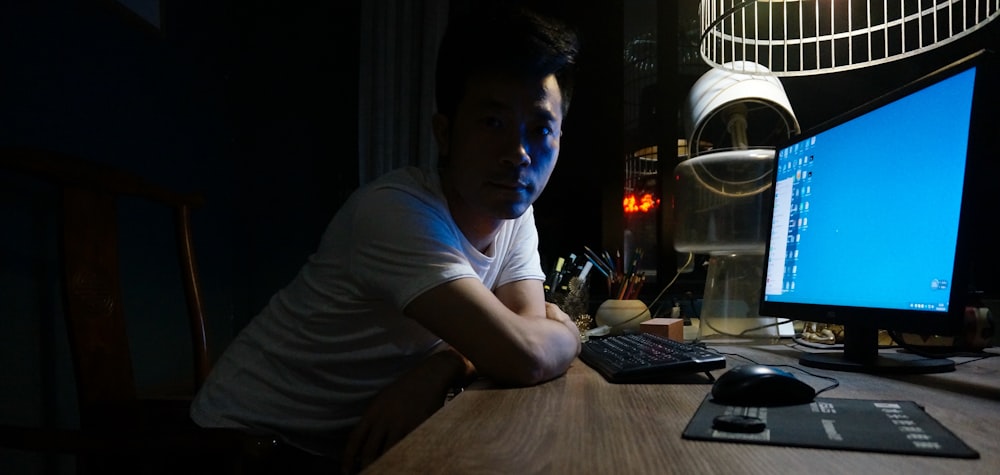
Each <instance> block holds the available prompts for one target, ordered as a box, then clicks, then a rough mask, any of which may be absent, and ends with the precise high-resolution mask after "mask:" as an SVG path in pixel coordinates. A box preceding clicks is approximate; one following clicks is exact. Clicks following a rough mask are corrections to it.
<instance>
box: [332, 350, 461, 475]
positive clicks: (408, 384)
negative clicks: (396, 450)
mask: <svg viewBox="0 0 1000 475" xmlns="http://www.w3.org/2000/svg"><path fill="white" fill-rule="evenodd" d="M473 371H474V370H473V368H472V366H471V364H470V363H468V361H467V360H466V359H465V358H464V357H462V355H460V354H459V353H458V352H456V351H455V350H453V349H450V348H449V349H447V350H444V351H439V352H437V353H434V354H433V355H431V356H428V357H427V358H426V359H425V360H424V361H422V362H421V363H420V364H419V365H417V366H416V367H415V368H413V369H412V370H410V371H409V372H407V373H405V374H403V376H401V377H400V378H399V379H398V380H396V381H395V382H394V383H392V384H390V385H389V386H387V387H386V388H384V389H383V390H382V391H381V392H379V393H378V395H377V396H375V399H374V400H372V403H371V404H370V405H369V406H368V409H367V410H366V411H365V414H364V416H362V418H361V422H360V423H359V424H358V425H357V427H355V428H354V431H353V432H352V433H351V436H350V438H349V439H348V441H347V446H346V447H345V450H344V459H343V464H342V467H341V468H342V471H343V472H344V473H355V472H357V471H360V470H361V469H362V468H364V467H366V466H368V465H369V464H371V463H372V462H374V461H375V459H377V458H378V457H379V456H380V455H382V454H383V453H385V452H386V451H387V450H389V449H390V448H391V447H392V446H393V445H395V444H396V442H399V441H400V440H401V439H402V438H403V437H405V436H406V435H407V434H409V433H410V432H411V431H413V429H416V428H417V426H419V425H420V424H421V423H422V422H423V421H425V420H426V419H427V418H428V417H430V416H431V415H432V414H434V413H435V412H437V410H438V409H440V408H441V406H443V405H444V400H445V397H446V396H447V394H448V390H449V389H450V388H451V387H452V386H453V385H455V384H456V383H457V382H459V381H463V380H467V379H469V378H471V375H472V372H473Z"/></svg>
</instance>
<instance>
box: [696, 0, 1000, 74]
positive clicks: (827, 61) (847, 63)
mask: <svg viewBox="0 0 1000 475" xmlns="http://www.w3.org/2000/svg"><path fill="white" fill-rule="evenodd" d="M998 15H1000V0H701V4H700V17H701V20H700V21H701V27H702V34H701V39H700V42H699V50H700V53H701V56H702V59H704V60H705V61H706V62H707V63H708V64H710V65H712V66H714V67H717V68H723V69H727V68H729V67H731V66H730V65H734V64H736V65H738V64H745V62H753V63H757V64H760V65H762V66H764V67H766V68H767V69H768V70H770V71H771V73H772V74H774V75H776V76H805V75H812V74H820V73H830V72H839V71H847V70H852V69H858V68H863V67H868V66H873V65H877V64H882V63H888V62H891V61H896V60H899V59H903V58H907V57H910V56H913V55H916V54H919V53H922V52H924V51H928V50H930V49H932V48H937V47H939V46H942V45H945V44H948V43H950V42H952V41H955V40H957V39H959V38H962V37H964V36H967V35H969V34H971V33H972V32H974V31H976V30H977V29H979V28H981V27H982V26H984V25H986V24H987V23H989V22H990V21H992V20H993V19H995V18H996V17H997V16H998Z"/></svg>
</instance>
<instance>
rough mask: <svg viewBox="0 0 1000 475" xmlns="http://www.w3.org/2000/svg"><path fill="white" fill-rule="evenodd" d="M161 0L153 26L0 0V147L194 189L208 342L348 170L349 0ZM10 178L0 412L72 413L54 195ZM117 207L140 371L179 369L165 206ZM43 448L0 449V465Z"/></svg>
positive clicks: (221, 334) (113, 15)
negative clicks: (161, 209) (48, 153)
mask: <svg viewBox="0 0 1000 475" xmlns="http://www.w3.org/2000/svg"><path fill="white" fill-rule="evenodd" d="M160 3H161V4H162V6H163V10H162V12H161V19H162V29H157V28H155V27H152V26H150V25H149V24H147V23H145V22H144V21H143V20H141V19H140V18H139V17H137V16H134V15H132V14H131V13H130V12H129V11H128V10H126V9H124V8H122V7H120V5H118V3H117V2H115V1H114V0H89V1H76V0H40V1H32V2H3V3H2V4H0V71H2V73H0V147H31V148H45V149H52V150H56V151H59V152H63V153H68V154H72V155H76V156H79V157H80V158H82V159H86V160H92V161H96V162H102V163H107V164H111V165H115V166H117V167H120V168H123V169H125V170H128V171H131V172H135V173H138V174H140V175H142V176H144V177H146V178H148V179H150V180H152V181H154V182H158V183H160V184H163V185H166V186H168V187H172V188H176V189H179V190H183V191H198V192H201V193H203V194H204V195H205V198H206V204H205V206H204V207H203V208H201V209H199V210H197V211H196V212H195V213H194V229H195V235H196V241H195V248H196V252H197V254H198V255H197V257H198V260H199V270H200V274H201V278H202V284H203V291H204V303H205V306H206V313H207V315H208V318H209V320H210V325H211V328H210V331H211V335H210V336H211V339H212V341H213V343H215V351H216V352H218V351H221V349H222V347H224V345H225V344H227V343H228V341H229V340H230V339H231V338H232V336H233V335H234V334H235V332H236V331H238V330H239V329H240V328H242V326H243V325H244V324H245V323H246V322H247V321H248V320H249V319H250V318H251V317H252V316H253V315H254V314H255V313H256V312H257V311H258V310H259V309H260V307H261V306H263V305H264V304H265V303H266V301H267V299H268V298H269V297H270V295H271V293H273V292H274V291H275V290H277V289H278V288H280V287H281V286H282V285H284V284H285V283H286V282H287V281H288V280H290V279H291V278H292V277H293V276H294V273H295V272H296V271H297V269H298V267H299V266H300V265H301V263H302V262H303V261H304V259H305V258H306V257H307V256H308V255H309V253H311V252H312V251H313V248H314V246H315V245H316V243H317V242H318V240H319V236H320V234H321V232H322V230H323V229H324V227H325V226H326V223H327V222H328V221H329V219H330V217H332V215H333V213H334V211H335V210H336V209H337V208H338V207H339V205H340V204H341V203H342V202H343V200H344V199H345V197H346V195H347V194H348V193H349V192H350V191H352V190H353V189H354V188H355V187H356V186H357V181H358V178H357V172H358V168H357V153H358V149H357V125H356V121H354V120H353V117H355V115H356V112H357V84H358V82H357V81H358V79H357V69H358V30H357V29H358V23H359V22H358V19H359V11H360V2H359V1H338V2H307V3H308V5H307V6H302V5H290V4H288V3H286V2H278V1H235V0H233V1H229V0H227V1H215V2H201V1H194V0H168V1H162V2H160ZM289 3H290V2H289ZM295 3H300V2H295ZM16 180H17V179H16V178H14V177H11V176H9V175H6V176H5V175H0V190H2V191H0V220H3V222H4V223H5V224H4V232H3V233H0V296H2V297H3V299H2V301H0V365H2V369H0V422H16V423H26V424H55V425H71V424H73V423H74V421H75V412H74V411H75V400H74V397H75V395H74V391H73V386H72V385H73V381H72V371H71V368H70V363H69V360H68V349H67V343H66V341H65V336H63V332H64V324H63V322H62V317H61V315H60V308H59V307H60V304H59V302H58V285H57V284H55V283H54V277H53V276H54V275H56V270H55V268H54V262H55V261H54V259H55V242H54V239H53V238H51V237H46V236H49V235H50V233H51V232H53V231H54V229H53V226H54V223H53V222H52V221H51V209H50V208H51V207H52V206H54V200H53V199H52V198H51V197H49V196H47V195H46V194H45V193H44V192H43V191H42V190H38V189H36V188H32V187H27V188H23V187H22V186H21V185H20V182H18V181H16ZM22 192H25V193H26V194H25V193H22ZM25 197H26V198H25ZM21 205H27V207H29V208H31V209H29V210H28V211H26V212H25V211H22V210H21V208H23V206H21ZM38 210H42V214H43V215H44V217H42V218H39V217H37V216H36V215H34V214H31V213H33V212H34V211H38ZM121 213H122V215H121V234H122V244H123V247H124V249H123V256H122V261H123V263H122V271H123V273H124V274H125V280H126V285H125V289H124V293H125V300H126V302H125V305H126V313H131V314H132V316H131V317H130V318H129V322H128V324H129V331H130V333H131V334H133V335H134V336H138V337H140V340H139V341H140V342H141V343H140V344H139V345H137V346H136V347H135V348H133V353H134V356H135V359H136V362H135V364H136V373H137V378H138V379H139V383H140V385H142V386H144V387H146V388H156V387H162V386H167V387H173V386H177V385H181V386H183V385H184V384H187V383H186V382H185V381H186V380H187V379H188V378H189V376H190V362H189V361H187V360H186V359H183V358H177V359H169V358H163V357H162V355H164V354H172V352H175V351H187V350H186V349H183V348H185V347H189V345H188V344H187V343H186V339H187V338H188V337H187V333H186V332H187V329H186V327H185V323H184V321H183V320H178V319H179V318H183V317H182V316H181V315H182V314H180V313H178V312H179V311H183V309H182V308H181V307H178V305H177V299H179V298H180V294H177V295H176V298H174V296H173V295H170V296H166V295H164V294H163V292H162V291H161V290H163V289H167V288H169V287H165V286H166V285H167V283H166V280H167V279H166V277H167V276H169V275H170V273H171V272H175V271H173V270H171V269H170V268H169V266H173V265H174V263H173V260H172V255H170V254H164V253H170V252H172V248H171V247H170V246H172V244H173V243H172V241H171V239H172V236H171V235H167V236H160V235H158V234H157V233H155V232H154V231H153V230H154V229H156V227H157V226H159V225H160V224H164V223H165V221H164V220H162V219H161V217H158V216H154V215H150V214H149V209H148V208H147V207H145V206H144V205H142V204H134V203H124V204H123V207H122V211H121ZM8 226H9V227H8ZM161 250H162V252H161ZM160 254H163V255H162V256H161V255H160ZM136 283H138V284H139V285H134V284H136ZM139 309H141V310H144V313H142V314H141V316H137V315H135V313H134V312H133V311H134V310H139ZM178 348H182V349H181V350H178ZM45 463H50V462H42V461H40V460H39V459H37V458H32V457H24V456H23V454H17V453H11V452H9V451H0V473H38V472H39V471H40V470H42V468H41V466H42V465H43V464H45ZM49 468H52V467H51V466H50V467H49Z"/></svg>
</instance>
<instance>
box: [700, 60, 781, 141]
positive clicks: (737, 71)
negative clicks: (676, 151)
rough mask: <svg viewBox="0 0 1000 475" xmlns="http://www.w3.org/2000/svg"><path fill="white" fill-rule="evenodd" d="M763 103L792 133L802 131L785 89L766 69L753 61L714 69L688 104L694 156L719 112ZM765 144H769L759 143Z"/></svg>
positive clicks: (703, 79)
mask: <svg viewBox="0 0 1000 475" xmlns="http://www.w3.org/2000/svg"><path fill="white" fill-rule="evenodd" d="M751 102H752V103H759V104H764V105H766V106H769V107H770V108H772V109H774V110H775V112H777V113H778V114H779V115H780V116H781V117H782V119H783V120H784V121H785V124H786V126H787V129H788V130H789V131H794V132H798V131H799V123H798V120H797V119H796V118H795V113H794V112H793V111H792V105H791V103H790V102H789V100H788V95H787V94H786V93H785V88H784V87H783V86H782V85H781V81H779V80H778V78H777V77H775V76H774V75H772V74H770V71H768V69H767V68H766V67H764V66H761V65H759V64H757V63H753V62H750V61H738V62H734V63H729V64H726V65H725V69H721V68H712V69H710V70H709V71H708V72H706V73H705V74H703V75H702V76H701V77H700V78H699V79H698V80H697V81H696V82H695V83H694V86H692V87H691V91H690V93H689V94H688V100H687V103H686V104H685V115H684V118H685V127H686V129H687V131H688V133H689V134H690V137H691V141H690V143H691V144H692V156H693V155H695V154H697V151H696V149H697V147H696V145H697V144H698V143H699V142H700V135H701V131H702V130H703V128H704V126H705V124H706V123H707V122H708V121H709V119H711V118H712V117H713V116H714V115H715V114H717V113H718V112H720V111H722V110H724V109H726V108H727V107H729V106H731V105H734V104H738V103H751ZM755 145H765V144H755Z"/></svg>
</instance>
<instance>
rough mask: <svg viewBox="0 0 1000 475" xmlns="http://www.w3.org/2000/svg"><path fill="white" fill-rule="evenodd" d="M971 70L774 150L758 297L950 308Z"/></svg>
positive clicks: (920, 308)
mask: <svg viewBox="0 0 1000 475" xmlns="http://www.w3.org/2000/svg"><path fill="white" fill-rule="evenodd" d="M975 74H976V70H975V68H971V69H968V70H966V71H964V72H962V73H959V74H957V75H955V76H952V77H949V78H947V79H945V80H943V81H941V82H938V83H935V84H932V85H930V86H928V87H926V88H924V89H922V90H919V91H917V92H915V93H913V94H910V95H908V96H905V97H903V98H901V99H897V100H895V101H894V102H890V103H888V104H886V105H884V106H882V107H879V108H877V109H874V110H871V111H868V112H866V113H864V114H862V115H859V116H856V117H854V118H853V119H851V120H848V121H846V122H843V123H840V124H839V125H834V126H833V127H831V128H827V129H825V130H821V131H820V132H819V133H816V134H814V135H808V136H803V137H802V138H801V140H799V139H796V142H795V143H793V144H791V145H789V146H785V147H783V148H781V149H779V150H778V151H777V154H778V157H777V158H778V160H777V164H776V174H777V176H776V182H775V195H774V197H775V200H774V213H773V217H772V223H771V235H770V243H769V249H768V261H767V263H766V270H765V273H766V280H765V289H764V299H765V301H772V302H790V303H810V304H822V305H840V306H854V307H868V308H886V309H911V310H922V311H941V312H946V311H948V305H949V299H950V286H951V284H952V280H953V275H952V273H953V272H954V267H955V251H956V245H957V236H958V225H959V217H960V210H961V200H962V187H963V183H964V179H965V165H966V163H965V162H966V153H967V149H968V140H969V126H970V120H971V112H972V100H973V86H974V83H975Z"/></svg>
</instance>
